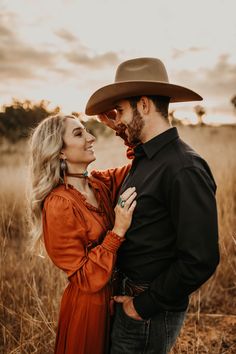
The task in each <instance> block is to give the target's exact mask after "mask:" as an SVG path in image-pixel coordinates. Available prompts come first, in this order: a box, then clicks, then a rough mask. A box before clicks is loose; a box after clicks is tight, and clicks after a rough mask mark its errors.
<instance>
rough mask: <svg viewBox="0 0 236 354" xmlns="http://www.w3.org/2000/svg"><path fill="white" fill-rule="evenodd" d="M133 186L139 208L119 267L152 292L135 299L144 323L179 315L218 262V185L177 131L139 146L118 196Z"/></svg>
mask: <svg viewBox="0 0 236 354" xmlns="http://www.w3.org/2000/svg"><path fill="white" fill-rule="evenodd" d="M130 186H135V187H136V191H137V206H136V208H135V211H134V215H133V220H132V224H131V227H130V228H129V230H128V232H127V234H126V241H125V242H124V243H123V244H122V246H121V248H120V250H119V252H118V267H119V268H120V269H121V271H122V272H124V273H125V274H126V275H127V276H128V277H129V278H131V279H132V280H134V281H136V282H145V281H150V282H151V285H150V288H149V289H148V290H147V291H145V292H143V293H141V294H140V295H139V296H137V297H136V298H135V299H134V306H135V308H136V310H137V312H138V313H139V314H140V316H141V317H143V318H150V317H151V316H152V315H153V314H155V313H156V312H158V311H163V310H170V311H182V310H185V309H186V307H187V305H188V295H189V294H190V293H191V292H193V291H194V290H196V289H197V288H198V287H199V286H200V285H201V284H202V283H204V282H205V281H206V280H207V279H208V278H209V277H210V276H211V275H212V274H213V272H214V271H215V269H216V266H217V264H218V262H219V251H218V229H217V210H216V201H215V191H216V184H215V182H214V178H213V176H212V173H211V171H210V168H209V166H208V165H207V163H206V162H205V161H204V160H203V159H202V158H201V157H200V156H199V155H198V154H197V153H196V152H195V151H194V150H193V149H192V148H190V147H189V146H188V145H187V144H185V143H184V142H183V141H182V140H181V139H180V138H179V135H178V132H177V129H176V128H170V129H168V130H167V131H165V132H164V133H162V134H160V135H158V136H156V137H155V138H153V139H151V140H149V141H148V142H146V143H145V144H142V145H139V146H138V147H136V149H135V158H134V160H133V164H132V168H131V170H130V173H129V174H128V176H127V178H126V180H125V181H124V183H123V186H122V190H121V193H122V192H123V191H124V190H125V189H126V188H128V187H130Z"/></svg>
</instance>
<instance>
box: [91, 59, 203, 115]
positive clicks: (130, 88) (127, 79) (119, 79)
mask: <svg viewBox="0 0 236 354" xmlns="http://www.w3.org/2000/svg"><path fill="white" fill-rule="evenodd" d="M141 95H145V96H151V95H157V96H168V97H170V102H187V101H201V100H202V97H201V96H200V95H198V94H197V93H196V92H194V91H192V90H190V89H188V88H186V87H183V86H179V85H174V84H171V83H169V79H168V75H167V72H166V68H165V66H164V64H163V63H162V62H161V60H159V59H157V58H137V59H131V60H127V61H125V62H123V63H121V64H120V65H119V66H118V68H117V71H116V76H115V82H114V83H113V84H110V85H107V86H104V87H102V88H100V89H98V90H97V91H95V92H94V93H93V94H92V96H91V97H90V98H89V100H88V102H87V105H86V109H85V113H86V114H87V115H90V116H91V115H95V114H100V113H103V112H106V111H108V110H111V109H113V108H114V107H115V105H116V102H117V101H119V100H121V99H125V98H129V97H134V96H141Z"/></svg>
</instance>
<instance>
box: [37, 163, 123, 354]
mask: <svg viewBox="0 0 236 354" xmlns="http://www.w3.org/2000/svg"><path fill="white" fill-rule="evenodd" d="M129 169H130V165H127V166H125V167H122V168H116V169H111V170H107V171H103V172H102V171H101V172H96V171H94V172H92V176H91V177H89V183H90V186H91V187H92V188H93V190H94V192H95V195H96V199H97V201H98V204H99V206H98V208H96V207H95V206H93V205H91V204H89V203H88V202H87V201H86V200H85V197H84V196H83V195H82V194H81V193H80V192H79V191H78V190H77V189H75V188H74V187H73V186H70V185H69V186H68V189H66V187H65V185H59V186H58V187H56V188H55V189H53V191H52V192H51V193H50V194H49V195H48V196H47V198H46V199H45V202H44V207H43V233H44V241H45V247H46V250H47V252H48V255H49V257H50V258H51V260H52V261H53V262H54V263H55V265H56V266H57V267H59V268H60V269H62V270H63V271H65V272H66V274H67V276H68V280H69V282H68V286H67V287H66V289H65V291H64V294H63V296H62V300H61V308H60V314H59V323H58V329H57V336H56V345H55V353H56V354H106V353H108V350H109V348H108V347H109V324H110V313H109V302H110V295H111V286H110V282H109V280H110V278H111V275H112V270H113V267H114V263H115V261H116V252H117V250H118V248H119V246H120V244H121V242H122V240H121V239H120V238H119V237H118V236H116V235H115V234H114V233H112V232H110V231H108V230H111V229H112V227H113V223H114V204H115V201H116V196H117V193H118V192H119V188H120V186H121V184H122V182H123V180H124V178H125V176H126V174H127V173H128V171H129Z"/></svg>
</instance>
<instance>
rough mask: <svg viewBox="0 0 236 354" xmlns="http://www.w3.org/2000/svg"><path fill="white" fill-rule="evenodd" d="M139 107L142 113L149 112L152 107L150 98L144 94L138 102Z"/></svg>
mask: <svg viewBox="0 0 236 354" xmlns="http://www.w3.org/2000/svg"><path fill="white" fill-rule="evenodd" d="M137 108H138V109H139V111H140V113H143V114H148V113H149V112H150V108H151V102H150V99H149V98H148V97H147V96H142V97H141V98H140V100H139V101H138V103H137Z"/></svg>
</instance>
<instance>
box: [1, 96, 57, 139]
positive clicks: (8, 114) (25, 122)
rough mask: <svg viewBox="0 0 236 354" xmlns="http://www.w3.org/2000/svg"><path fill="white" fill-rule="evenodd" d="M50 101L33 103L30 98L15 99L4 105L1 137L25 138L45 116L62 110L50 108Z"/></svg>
mask: <svg viewBox="0 0 236 354" xmlns="http://www.w3.org/2000/svg"><path fill="white" fill-rule="evenodd" d="M48 106H49V102H48V101H45V100H42V101H40V102H39V103H34V104H33V103H32V102H31V101H29V100H25V101H19V100H17V99H14V100H13V102H12V103H11V104H10V105H4V106H3V107H2V112H0V137H1V136H2V137H5V138H7V139H8V140H9V141H11V142H16V141H18V140H20V139H25V138H27V137H28V136H29V133H30V131H31V129H32V128H34V127H35V126H37V124H39V122H41V121H42V120H43V119H44V118H46V117H47V116H49V115H51V114H57V113H59V112H60V108H59V107H55V108H54V109H49V107H48Z"/></svg>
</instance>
